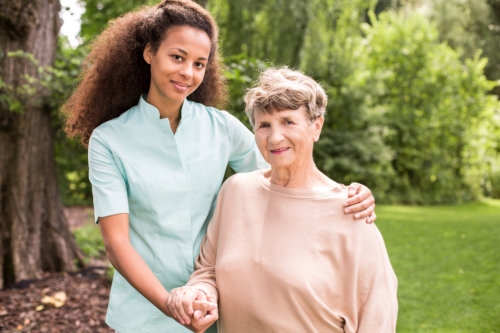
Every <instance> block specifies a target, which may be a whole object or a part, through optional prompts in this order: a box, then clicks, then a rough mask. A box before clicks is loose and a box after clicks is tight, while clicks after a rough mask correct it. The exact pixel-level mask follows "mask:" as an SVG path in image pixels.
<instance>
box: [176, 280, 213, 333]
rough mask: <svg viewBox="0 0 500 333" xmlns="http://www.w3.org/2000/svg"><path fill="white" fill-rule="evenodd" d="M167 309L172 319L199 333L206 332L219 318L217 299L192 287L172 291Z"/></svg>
mask: <svg viewBox="0 0 500 333" xmlns="http://www.w3.org/2000/svg"><path fill="white" fill-rule="evenodd" d="M167 308H168V310H169V312H170V314H171V317H172V318H174V319H175V320H177V321H178V322H179V323H180V324H181V325H184V326H186V327H187V328H189V329H190V330H192V331H193V332H197V333H201V332H204V331H205V330H206V329H208V328H209V327H210V326H211V325H212V324H213V323H214V322H215V321H217V319H218V318H219V314H218V309H217V300H216V297H215V296H213V295H206V294H205V293H204V292H203V291H201V290H200V289H198V288H196V287H191V286H184V287H179V288H174V289H172V290H171V291H170V293H169V296H168V299H167Z"/></svg>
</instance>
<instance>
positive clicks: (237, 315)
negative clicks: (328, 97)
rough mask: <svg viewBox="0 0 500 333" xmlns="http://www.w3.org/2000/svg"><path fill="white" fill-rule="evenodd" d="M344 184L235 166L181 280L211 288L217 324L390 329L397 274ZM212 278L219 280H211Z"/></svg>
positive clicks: (307, 332) (307, 330)
mask: <svg viewBox="0 0 500 333" xmlns="http://www.w3.org/2000/svg"><path fill="white" fill-rule="evenodd" d="M346 198H347V189H346V188H345V187H344V186H342V185H337V186H335V187H334V188H332V189H331V190H329V191H322V192H316V191H313V190H299V189H289V188H284V187H280V186H276V185H273V184H271V183H270V182H269V180H267V179H266V178H265V177H264V176H263V173H262V171H255V172H251V173H246V174H241V173H240V174H237V175H234V176H232V177H231V178H230V179H228V180H227V181H226V182H225V184H224V185H223V188H222V190H221V191H220V194H219V197H218V202H217V208H216V211H215V214H214V216H213V219H212V221H211V223H210V225H209V227H208V232H207V235H206V237H205V239H204V242H203V244H202V247H201V251H200V255H199V257H198V260H197V263H196V266H197V267H196V268H197V270H196V271H195V272H194V273H193V275H192V277H191V279H190V281H189V284H190V285H196V286H198V287H200V288H203V289H205V290H206V291H207V292H208V293H216V292H217V290H218V293H219V316H220V318H219V323H218V325H219V332H223V333H228V332H229V333H265V332H276V333H284V332H286V333H293V332H297V333H311V332H318V333H325V332H367V333H385V332H395V331H396V319H397V311H398V303H397V296H396V293H397V278H396V276H395V274H394V271H393V269H392V266H391V264H390V262H389V257H388V254H387V251H386V248H385V244H384V241H383V239H382V236H381V234H380V232H379V230H378V229H377V227H376V226H375V224H366V223H365V222H363V221H354V220H353V219H352V216H346V215H344V213H343V208H342V203H343V201H344V200H345V199H346ZM215 287H216V288H217V290H216V289H215Z"/></svg>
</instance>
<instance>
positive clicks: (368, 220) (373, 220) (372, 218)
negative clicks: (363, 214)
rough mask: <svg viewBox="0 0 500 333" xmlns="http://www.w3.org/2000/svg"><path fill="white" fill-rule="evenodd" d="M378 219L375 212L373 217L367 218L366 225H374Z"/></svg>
mask: <svg viewBox="0 0 500 333" xmlns="http://www.w3.org/2000/svg"><path fill="white" fill-rule="evenodd" d="M376 219H377V214H376V213H375V211H374V212H373V213H372V215H370V216H368V217H367V218H366V220H365V221H366V223H368V224H370V223H373V222H375V220H376Z"/></svg>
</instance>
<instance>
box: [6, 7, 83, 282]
mask: <svg viewBox="0 0 500 333" xmlns="http://www.w3.org/2000/svg"><path fill="white" fill-rule="evenodd" d="M60 6H61V5H60V3H59V0H16V1H12V0H0V46H1V50H0V83H2V81H3V83H4V87H2V86H0V289H1V288H3V287H6V286H8V285H10V284H13V283H16V282H19V281H21V280H26V279H36V278H40V277H41V276H42V273H43V272H44V271H70V270H73V269H74V268H75V264H78V265H81V263H82V256H81V254H80V252H79V250H78V248H77V246H76V243H75V241H74V238H73V236H72V234H71V231H70V229H69V225H68V222H67V220H66V218H65V216H64V211H63V209H64V207H63V205H62V200H61V196H60V194H59V191H58V187H57V177H56V169H55V160H54V149H53V137H52V128H51V111H52V110H50V107H49V106H48V103H46V102H44V101H47V100H48V97H49V96H48V92H47V91H46V90H44V89H43V87H42V86H41V85H40V84H39V83H34V84H32V86H33V87H35V88H36V89H35V90H34V91H33V92H31V93H28V94H23V95H17V96H16V93H15V89H16V88H19V87H21V86H22V85H23V84H26V83H27V81H26V75H28V76H29V77H31V78H34V79H36V82H39V79H40V74H39V72H38V66H43V67H47V66H51V65H53V63H54V58H55V53H56V48H57V35H58V32H59V28H60V19H59V11H60V8H61V7H60ZM18 50H22V51H24V52H26V53H28V54H32V55H33V57H34V58H35V59H36V61H38V65H36V64H34V62H33V61H32V60H29V59H27V58H25V57H24V58H23V57H10V56H7V53H8V52H12V51H18ZM10 88H12V89H10ZM2 95H3V97H5V96H10V97H13V98H14V99H15V98H17V99H18V100H19V101H20V102H21V104H22V110H20V109H19V108H17V111H14V110H16V108H15V107H14V106H15V104H13V103H9V102H6V101H5V98H1V97H2Z"/></svg>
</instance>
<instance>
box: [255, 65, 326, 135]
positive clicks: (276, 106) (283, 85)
mask: <svg viewBox="0 0 500 333" xmlns="http://www.w3.org/2000/svg"><path fill="white" fill-rule="evenodd" d="M327 102H328V97H327V95H326V93H325V90H324V89H323V88H322V87H321V85H320V84H319V83H317V82H316V81H315V80H314V79H313V78H311V77H309V76H307V75H305V74H303V73H302V72H300V71H298V70H292V69H289V68H288V67H286V66H283V67H281V68H273V67H270V68H267V69H265V70H264V71H263V72H262V73H261V74H260V76H259V78H258V80H257V82H256V84H255V86H254V87H253V88H251V89H249V90H248V91H247V93H246V95H245V104H246V106H245V112H246V114H247V116H248V118H249V120H250V123H251V124H252V126H255V112H267V113H271V112H273V111H280V110H297V109H299V108H300V107H301V106H305V107H306V109H307V114H308V117H309V120H314V119H316V118H318V117H324V116H325V113H326V105H327Z"/></svg>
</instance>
